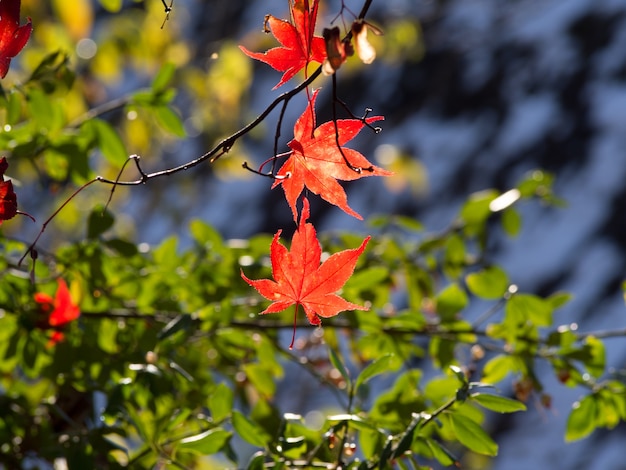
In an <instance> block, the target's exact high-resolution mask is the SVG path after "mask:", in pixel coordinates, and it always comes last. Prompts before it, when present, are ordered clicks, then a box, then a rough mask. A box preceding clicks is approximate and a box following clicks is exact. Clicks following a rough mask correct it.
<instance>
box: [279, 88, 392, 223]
mask: <svg viewBox="0 0 626 470" xmlns="http://www.w3.org/2000/svg"><path fill="white" fill-rule="evenodd" d="M318 92H319V90H315V92H314V93H313V96H312V98H311V100H310V101H309V105H308V106H307V108H306V109H305V110H304V113H302V116H300V118H298V120H297V121H296V125H295V127H294V138H293V140H292V141H291V142H289V144H288V145H289V147H290V148H291V150H292V152H291V154H290V156H289V158H288V159H287V161H286V162H285V163H284V164H283V166H282V167H281V168H280V170H278V172H277V173H276V176H277V177H278V178H277V179H276V180H275V181H274V184H273V186H272V188H275V187H276V186H278V185H282V187H283V190H284V191H285V197H286V199H287V203H288V204H289V206H290V207H291V211H292V212H293V219H294V221H295V220H297V211H296V201H297V200H298V197H299V196H300V194H301V193H302V190H303V189H304V187H305V186H306V187H307V188H308V189H309V190H310V191H311V192H313V193H315V194H319V195H320V197H321V198H322V199H324V200H325V201H327V202H329V203H331V204H334V205H335V206H337V207H339V208H340V209H342V210H343V211H345V212H346V213H348V214H350V215H352V216H354V217H356V218H357V219H359V220H362V219H363V217H361V216H360V215H359V214H358V213H357V212H355V211H354V210H352V209H351V208H350V206H348V196H346V192H345V191H344V190H343V188H342V187H341V185H340V184H339V183H338V182H337V180H342V181H352V180H356V179H359V178H362V177H364V176H390V175H392V174H393V173H392V172H390V171H387V170H384V169H382V168H379V167H377V166H374V165H372V164H371V163H370V162H369V161H368V160H367V159H366V158H365V157H364V156H363V155H362V154H361V153H359V152H357V151H356V150H353V149H349V148H345V147H343V145H344V144H345V143H346V142H348V141H350V140H352V139H353V138H354V137H355V136H356V135H357V134H358V133H359V132H360V131H361V129H363V127H365V122H367V124H371V123H372V122H376V121H380V120H382V119H384V118H383V117H382V116H372V117H370V118H367V119H366V120H365V122H363V121H362V120H360V119H338V120H337V130H336V131H335V123H333V122H332V121H329V122H325V123H324V124H322V125H321V126H319V127H317V128H315V98H316V97H317V94H318ZM337 142H339V146H341V149H340V148H339V147H338V146H337ZM344 157H345V158H344ZM346 159H347V160H348V162H350V165H352V168H350V167H349V166H348V164H347V163H346ZM354 168H363V169H367V171H366V170H362V171H355V170H354Z"/></svg>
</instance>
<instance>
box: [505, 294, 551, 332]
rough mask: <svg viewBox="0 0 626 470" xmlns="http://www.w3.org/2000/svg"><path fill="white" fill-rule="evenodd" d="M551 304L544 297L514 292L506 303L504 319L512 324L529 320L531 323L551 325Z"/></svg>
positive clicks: (519, 323) (539, 325)
mask: <svg viewBox="0 0 626 470" xmlns="http://www.w3.org/2000/svg"><path fill="white" fill-rule="evenodd" d="M552 310H553V309H552V305H550V303H549V302H547V301H545V300H544V299H542V298H540V297H537V296H536V295H531V294H516V295H514V296H512V297H511V298H510V299H509V300H508V301H507V303H506V308H505V315H506V321H507V322H510V324H512V325H521V324H524V323H526V322H531V323H532V324H533V325H535V326H538V327H541V326H550V325H552Z"/></svg>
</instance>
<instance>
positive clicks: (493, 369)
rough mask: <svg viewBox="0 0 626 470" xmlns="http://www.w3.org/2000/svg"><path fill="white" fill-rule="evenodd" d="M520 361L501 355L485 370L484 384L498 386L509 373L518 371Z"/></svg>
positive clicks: (488, 364)
mask: <svg viewBox="0 0 626 470" xmlns="http://www.w3.org/2000/svg"><path fill="white" fill-rule="evenodd" d="M517 363H518V360H517V359H516V358H515V357H513V356H508V355H504V354H502V355H499V356H496V357H494V358H493V359H490V360H489V361H488V362H487V364H485V367H484V368H483V377H482V379H481V381H482V382H485V383H489V384H496V383H498V382H500V381H501V380H503V379H504V378H505V377H506V376H507V375H509V373H515V372H517V370H518V367H517Z"/></svg>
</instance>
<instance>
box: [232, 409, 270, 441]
mask: <svg viewBox="0 0 626 470" xmlns="http://www.w3.org/2000/svg"><path fill="white" fill-rule="evenodd" d="M232 422H233V427H234V428H235V431H237V434H239V436H240V437H241V438H242V439H243V440H244V441H246V442H247V443H249V444H252V445H253V446H257V447H265V445H266V444H267V443H269V442H270V440H271V438H270V436H268V435H267V434H266V433H265V431H264V430H263V428H262V427H261V426H259V425H257V424H256V423H253V422H252V421H250V420H249V419H248V418H246V416H245V415H244V414H243V413H241V412H240V411H237V410H233V414H232Z"/></svg>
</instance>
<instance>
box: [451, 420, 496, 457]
mask: <svg viewBox="0 0 626 470" xmlns="http://www.w3.org/2000/svg"><path fill="white" fill-rule="evenodd" d="M447 416H448V417H449V418H450V423H451V424H452V429H453V430H454V434H455V435H456V437H457V439H458V440H459V442H460V443H461V444H463V445H464V446H465V447H467V448H468V449H470V450H472V451H474V452H476V453H477V454H483V455H489V456H491V457H495V456H496V455H498V444H496V443H495V442H494V441H493V439H491V437H489V435H488V434H487V433H486V432H485V431H484V430H483V428H481V427H480V425H479V424H478V423H476V422H475V421H474V420H472V419H470V418H468V417H467V416H463V415H462V414H459V413H447Z"/></svg>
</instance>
